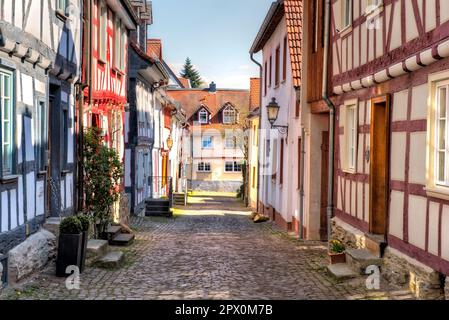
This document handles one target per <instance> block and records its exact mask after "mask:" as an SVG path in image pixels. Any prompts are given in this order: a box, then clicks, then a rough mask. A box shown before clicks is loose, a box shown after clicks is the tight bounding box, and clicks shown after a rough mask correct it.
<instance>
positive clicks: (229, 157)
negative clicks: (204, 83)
mask: <svg viewBox="0 0 449 320" xmlns="http://www.w3.org/2000/svg"><path fill="white" fill-rule="evenodd" d="M168 94H169V95H170V96H171V97H172V98H173V99H175V100H176V101H178V102H179V103H181V104H182V106H183V109H184V110H185V111H186V119H187V122H188V124H189V125H190V134H191V135H190V139H191V143H190V145H191V150H190V152H191V154H190V162H189V164H188V168H187V180H188V184H189V188H191V189H193V190H207V191H229V192H236V191H237V189H238V188H239V187H240V186H241V184H242V181H243V180H242V165H243V162H244V160H245V157H244V153H243V149H242V139H241V138H242V136H243V134H242V132H243V131H242V126H243V124H244V122H245V118H246V116H247V115H248V113H249V110H250V108H249V91H248V90H235V89H217V88H216V85H215V83H213V82H212V83H211V84H210V85H209V87H208V88H206V89H169V90H168Z"/></svg>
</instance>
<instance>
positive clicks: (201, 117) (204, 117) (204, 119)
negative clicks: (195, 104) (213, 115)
mask: <svg viewBox="0 0 449 320" xmlns="http://www.w3.org/2000/svg"><path fill="white" fill-rule="evenodd" d="M208 117H209V113H208V112H207V111H206V110H205V109H201V110H200V111H199V112H198V122H199V123H200V124H208V123H209V119H208Z"/></svg>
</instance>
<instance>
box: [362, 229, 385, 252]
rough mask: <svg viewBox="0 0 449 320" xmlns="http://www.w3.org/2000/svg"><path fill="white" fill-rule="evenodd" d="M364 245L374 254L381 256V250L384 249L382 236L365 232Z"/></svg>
mask: <svg viewBox="0 0 449 320" xmlns="http://www.w3.org/2000/svg"><path fill="white" fill-rule="evenodd" d="M365 247H366V249H368V250H369V251H371V252H372V253H373V254H374V255H375V256H377V257H379V258H381V257H382V254H383V251H384V250H385V247H386V243H385V241H384V238H383V236H378V235H372V234H366V235H365Z"/></svg>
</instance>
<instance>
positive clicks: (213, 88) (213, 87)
mask: <svg viewBox="0 0 449 320" xmlns="http://www.w3.org/2000/svg"><path fill="white" fill-rule="evenodd" d="M209 92H217V85H216V84H215V82H213V81H212V82H211V83H210V84H209Z"/></svg>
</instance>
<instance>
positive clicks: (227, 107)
mask: <svg viewBox="0 0 449 320" xmlns="http://www.w3.org/2000/svg"><path fill="white" fill-rule="evenodd" d="M227 112H228V113H229V112H232V114H233V115H232V116H231V117H232V118H233V120H231V121H227V120H226V117H227V115H226V113H227ZM222 116H223V121H222V122H223V124H236V123H237V111H236V110H235V108H234V107H233V106H231V105H227V106H226V107H225V108H224V109H223V111H222ZM228 116H229V115H228Z"/></svg>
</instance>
